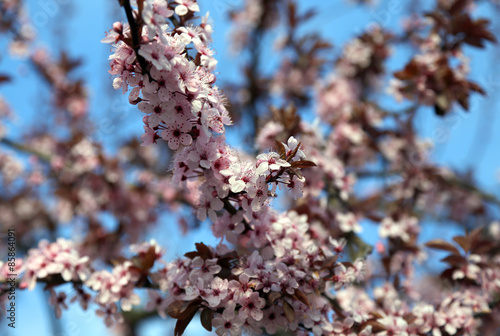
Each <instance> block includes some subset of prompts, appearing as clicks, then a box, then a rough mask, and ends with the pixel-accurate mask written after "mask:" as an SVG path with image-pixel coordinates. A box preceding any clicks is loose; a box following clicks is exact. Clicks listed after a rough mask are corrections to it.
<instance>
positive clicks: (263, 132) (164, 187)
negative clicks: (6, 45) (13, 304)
mask: <svg viewBox="0 0 500 336" xmlns="http://www.w3.org/2000/svg"><path fill="white" fill-rule="evenodd" d="M360 2H366V1H360ZM477 2H479V1H477ZM119 4H120V6H121V8H122V10H123V12H124V13H125V16H126V19H127V20H126V21H125V22H119V21H117V22H115V23H113V24H112V28H111V29H110V31H109V32H108V33H107V34H106V36H105V37H104V38H103V40H102V42H104V43H109V44H110V45H111V47H112V53H111V55H110V57H109V60H110V70H109V73H110V74H111V75H112V86H113V87H114V88H115V89H117V90H121V91H122V92H123V94H126V95H127V97H128V102H129V104H131V105H132V106H134V108H135V109H136V111H137V114H136V115H137V118H142V121H143V123H144V126H143V127H144V133H143V135H142V136H141V139H140V141H137V140H135V139H132V140H130V141H129V142H127V143H125V144H123V145H122V146H121V149H120V151H119V154H117V155H115V156H113V155H110V154H109V153H108V152H107V151H105V150H104V144H101V143H99V142H97V141H95V140H94V139H92V137H91V132H89V131H88V125H91V123H92V118H91V116H90V113H89V104H88V91H87V89H86V86H85V83H84V82H83V81H81V80H75V79H74V77H73V76H72V72H73V70H74V69H75V68H76V67H78V65H79V63H78V61H76V60H74V59H71V58H70V57H69V56H68V55H67V54H65V53H62V54H61V56H60V57H59V59H57V58H53V57H52V56H50V53H48V52H46V51H43V50H34V51H31V49H30V48H29V45H30V43H31V41H32V40H33V36H32V34H30V30H29V18H27V17H26V16H25V15H24V13H25V12H24V11H23V7H22V6H23V3H22V1H18V0H8V1H4V2H2V3H1V4H0V7H1V16H0V20H1V27H2V30H3V31H4V32H5V33H6V34H7V35H8V36H9V37H10V39H11V42H10V43H11V45H10V48H11V51H12V52H27V53H28V54H29V55H28V56H29V62H30V63H31V65H32V66H33V67H34V69H35V70H36V71H37V73H38V74H39V75H40V77H41V78H42V79H43V80H44V81H45V82H46V84H47V85H48V86H49V87H50V89H51V101H50V103H51V118H53V125H54V126H53V128H51V129H47V130H38V132H34V133H33V134H30V135H29V136H25V137H22V139H21V140H20V141H14V140H12V139H11V138H10V137H9V132H8V131H7V129H8V127H7V126H4V125H7V123H5V124H0V139H1V140H0V141H1V143H2V147H1V149H0V181H1V182H0V187H1V189H0V190H1V191H2V194H1V195H0V224H1V229H2V231H3V232H7V230H8V229H9V228H15V230H16V235H17V239H18V243H17V249H18V251H17V253H18V254H19V256H22V258H19V257H18V258H17V259H16V262H15V264H12V263H11V262H8V261H6V262H2V263H1V264H0V294H1V295H0V302H1V303H2V305H3V306H4V307H7V306H8V300H9V299H8V294H9V291H11V288H10V285H9V284H8V281H7V279H8V278H9V274H11V273H15V274H19V275H20V276H19V279H17V281H16V287H17V290H19V291H30V290H32V289H34V288H35V287H36V286H40V287H42V288H43V290H45V291H47V293H49V295H50V299H49V301H50V304H51V305H52V306H53V308H54V312H55V315H56V316H57V317H58V318H60V317H61V316H64V310H65V309H67V308H68V305H71V304H74V305H76V304H79V305H80V306H81V307H82V309H84V310H87V311H88V312H87V313H88V314H97V316H100V317H102V318H103V319H104V323H105V324H106V325H107V326H108V327H109V328H117V327H119V328H120V329H118V330H121V331H122V332H123V333H124V334H127V335H135V334H136V333H137V325H138V323H139V322H141V321H144V320H146V319H149V318H151V317H153V316H160V317H161V318H164V319H174V320H176V323H175V328H174V330H166V331H165V332H166V334H169V335H170V334H171V335H176V336H177V335H182V334H184V331H185V330H186V328H187V326H188V325H190V324H192V323H201V325H202V326H203V327H204V328H205V329H207V330H208V331H214V332H215V333H216V334H217V335H220V336H222V335H231V336H235V335H242V334H245V335H315V336H320V335H325V336H326V335H330V336H334V335H364V336H368V335H378V336H385V335H404V336H409V335H414V336H417V335H419V336H422V335H433V336H438V335H446V336H447V335H450V336H451V335H497V334H498V332H499V330H500V322H499V321H500V320H499V318H498V317H499V316H500V306H499V302H500V300H499V298H500V254H499V251H500V225H499V224H498V223H497V222H495V221H494V220H495V216H497V215H498V212H497V211H498V207H499V206H500V201H498V200H497V198H496V197H495V195H492V194H489V193H487V192H485V191H483V190H481V189H480V188H479V187H478V186H477V185H476V184H475V183H473V181H472V180H471V179H470V178H469V177H468V176H462V175H460V174H457V173H455V172H453V171H452V170H450V169H447V168H444V167H440V166H437V165H436V164H434V163H433V162H432V161H431V160H430V159H429V157H428V155H427V154H428V152H429V150H428V148H429V143H428V142H426V141H424V140H423V139H421V138H420V137H419V134H418V132H417V130H416V125H415V117H416V115H417V114H419V113H429V112H430V111H432V112H433V113H435V114H436V115H437V116H438V117H443V116H446V115H447V114H450V113H453V110H454V109H456V108H458V105H459V106H461V108H463V109H468V108H469V101H470V98H471V97H472V96H475V95H481V94H484V93H485V91H484V89H483V88H482V87H481V86H480V85H479V84H477V83H476V82H474V81H473V80H472V79H470V78H469V77H470V74H469V63H468V62H469V59H468V57H467V54H466V51H467V50H470V48H484V47H485V46H486V45H489V44H492V43H494V42H495V41H496V38H495V36H494V35H493V34H492V33H491V32H490V31H489V22H488V21H487V20H485V19H483V18H476V17H475V16H474V15H473V11H474V8H475V1H472V0H470V1H469V0H440V1H436V3H434V4H433V7H432V8H431V9H430V10H428V11H423V10H422V11H418V5H417V4H414V6H416V7H417V8H413V9H414V10H415V12H416V13H420V14H418V15H417V14H415V15H413V16H411V17H410V18H408V19H407V20H406V22H405V24H404V26H403V27H402V28H401V29H400V30H399V31H389V30H388V29H384V28H382V27H380V26H373V27H370V28H369V29H367V30H365V31H362V32H360V33H359V35H357V36H356V37H354V38H353V39H351V40H350V41H349V42H348V43H347V44H346V45H345V46H343V47H342V48H337V50H338V51H339V53H337V54H336V55H335V56H332V55H334V54H333V53H332V50H335V48H333V46H332V45H331V44H330V43H329V41H327V40H326V39H325V38H324V37H322V36H321V34H319V33H304V31H303V30H302V26H303V25H305V24H306V23H307V22H308V20H310V19H311V18H312V17H313V16H314V12H312V11H307V12H301V11H300V9H299V7H298V5H297V4H296V2H295V1H293V0H249V1H245V2H244V3H243V4H242V7H241V8H239V9H236V8H235V10H234V11H233V12H232V13H231V20H232V22H233V25H234V26H233V29H232V31H231V39H232V40H231V41H232V45H231V47H232V49H234V50H233V52H235V53H241V54H243V53H246V54H249V55H250V57H249V60H248V64H247V67H246V68H245V70H244V75H245V76H244V79H245V82H244V83H243V84H240V87H237V86H236V85H235V86H229V87H227V88H226V89H225V90H224V92H223V90H222V88H221V86H220V83H219V81H218V79H217V77H216V70H217V60H216V57H215V56H214V55H215V52H214V50H212V48H211V41H212V33H213V24H212V22H211V19H210V17H209V16H208V14H206V15H205V14H204V13H201V12H200V6H199V4H198V2H197V1H196V0H175V1H171V0H169V1H167V0H135V1H133V0H120V1H119ZM110 26H111V23H110ZM278 26H279V27H280V29H281V31H282V34H281V35H280V37H279V38H278V39H277V41H276V45H277V50H276V53H279V55H280V64H279V65H278V67H276V68H275V69H273V71H272V72H270V73H264V72H262V71H260V66H259V62H260V61H261V60H262V58H261V56H260V55H259V53H260V51H261V43H262V40H263V37H264V36H266V35H269V33H271V32H273V31H274V30H275V29H276V28H277V27H278ZM405 45H411V50H412V54H411V57H409V59H408V60H407V61H406V62H402V63H401V64H399V65H398V70H397V71H396V72H391V71H388V70H387V63H388V61H389V59H390V57H391V53H392V51H393V50H394V48H399V47H401V48H402V47H403V46H405ZM9 80H10V78H9V76H8V75H7V74H6V75H2V76H1V77H0V82H2V84H3V85H8V83H7V84H6V83H3V82H8V81H9ZM384 80H390V84H389V85H387V87H382V86H383V84H382V83H383V82H384ZM110 85H111V83H110ZM384 90H386V91H388V92H390V93H391V94H392V95H393V96H394V97H395V98H396V99H398V100H404V101H405V102H406V106H407V107H406V108H405V109H403V110H398V109H397V108H395V107H394V106H395V105H394V104H392V105H390V107H387V104H382V102H381V101H380V99H378V98H377V97H378V95H381V94H382V93H383V91H384ZM226 92H227V94H226ZM429 107H431V108H429ZM311 114H313V115H314V116H315V121H314V122H313V123H309V122H307V119H311V118H305V116H308V115H311ZM0 116H1V117H2V120H8V119H9V118H11V117H12V116H13V111H11V110H10V109H9V107H8V105H7V102H6V101H5V100H3V99H2V101H1V108H0ZM234 119H238V120H239V121H243V122H244V123H246V124H247V126H246V127H245V128H244V129H243V133H248V134H249V135H248V136H247V139H245V141H247V142H248V141H251V142H252V145H251V148H250V150H249V152H243V151H241V150H236V149H235V145H236V144H231V143H230V142H229V141H228V138H227V137H226V129H227V128H231V127H237V126H233V125H232V124H233V121H232V120H234ZM6 122H7V121H6ZM248 139H250V140H248ZM252 150H255V151H256V152H255V153H251V151H252ZM26 154H27V155H28V156H29V159H28V161H26V160H25V161H23V160H21V159H19V155H26ZM23 164H24V165H25V166H24V167H23ZM159 167H160V168H159ZM131 176H133V177H131ZM367 180H371V181H375V182H373V184H372V185H373V187H370V188H369V189H367V188H362V187H360V186H361V185H362V184H363V183H364V182H365V181H367ZM278 209H279V210H278ZM165 212H168V213H177V215H178V216H179V217H180V218H183V220H181V221H180V222H181V223H183V224H184V226H185V229H187V230H197V227H199V225H200V223H205V224H206V225H209V226H210V227H211V231H212V232H213V235H214V236H215V237H216V238H217V239H218V242H219V243H218V244H216V245H214V246H210V245H209V244H207V243H206V242H199V243H197V244H195V246H193V247H192V252H188V253H186V254H185V255H184V256H182V257H180V258H178V259H175V260H165V259H164V257H163V255H164V252H165V249H166V248H168V246H160V244H158V243H157V242H156V241H155V240H150V241H145V232H154V230H155V229H156V226H155V224H156V222H157V221H158V215H159V214H162V213H165ZM104 213H105V214H108V215H111V217H112V218H114V220H115V221H116V222H117V225H116V227H114V228H113V229H111V230H110V229H109V227H108V226H107V225H106V221H105V219H103V217H102V216H101V215H102V214H104ZM438 220H443V221H444V220H445V221H447V222H449V223H453V225H458V226H460V227H461V228H462V231H463V234H461V235H457V236H455V237H453V240H452V241H446V240H444V239H442V237H434V238H433V239H430V240H428V241H425V242H422V240H421V239H419V235H420V234H421V233H422V231H423V230H424V229H425V228H426V227H428V226H430V225H436V222H437V221H438ZM369 222H371V223H375V224H377V225H378V234H379V238H380V239H379V242H378V243H377V244H376V245H375V246H371V245H370V244H368V243H367V242H366V241H365V239H363V235H362V232H363V228H364V226H365V225H367V223H369ZM68 223H69V224H70V226H71V227H74V228H75V230H74V231H75V232H74V233H72V234H71V235H63V234H61V231H60V230H59V229H58V228H59V227H60V226H61V225H63V224H68ZM76 233H78V234H76ZM41 238H44V239H41ZM432 250H440V251H442V252H443V253H445V254H444V255H443V256H444V258H443V259H442V260H441V262H442V263H441V264H440V265H441V266H443V265H445V268H443V269H442V270H441V271H442V272H441V273H435V272H433V271H432V270H429V269H427V268H426V267H425V265H426V263H428V262H426V258H427V256H428V255H429V252H430V251H432ZM2 252H3V251H2ZM68 288H71V290H68ZM76 301H78V303H77V302H76ZM1 313H2V314H5V313H6V310H5V309H4V310H3V311H2V312H1ZM195 317H198V319H199V321H198V320H195V319H194V318H195Z"/></svg>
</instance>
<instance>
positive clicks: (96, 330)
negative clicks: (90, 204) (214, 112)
mask: <svg viewBox="0 0 500 336" xmlns="http://www.w3.org/2000/svg"><path fill="white" fill-rule="evenodd" d="M51 1H52V2H51ZM116 2H117V1H102V0H88V1H67V0H30V1H27V3H28V4H29V12H30V14H31V16H32V17H34V18H37V20H38V21H37V25H36V28H37V30H38V34H39V38H38V39H37V41H36V45H37V46H44V45H45V46H47V47H48V48H49V49H51V52H52V51H53V50H52V48H56V50H57V48H58V46H61V45H64V46H65V49H66V50H69V51H70V55H71V56H76V57H81V58H82V60H83V61H84V64H83V66H82V67H81V68H80V69H79V71H78V73H77V74H78V75H79V76H81V77H85V79H86V81H87V86H88V87H89V88H90V102H91V111H92V115H93V119H94V120H95V122H96V124H97V126H98V130H99V132H100V133H99V135H98V136H99V138H100V139H102V141H103V142H104V143H105V145H106V148H107V149H108V150H109V151H110V152H113V151H114V149H115V148H116V144H117V143H119V140H120V139H124V138H126V137H129V136H130V134H134V135H135V136H137V137H139V136H140V134H141V133H142V126H141V115H140V114H139V113H138V112H137V110H136V108H135V107H133V106H130V105H129V104H128V102H127V99H126V96H121V94H120V93H117V92H114V90H113V89H112V87H111V80H110V76H109V74H108V72H107V71H108V60H107V57H108V55H109V51H110V48H109V46H108V45H104V44H102V43H100V40H101V39H102V38H103V37H104V32H105V31H107V30H108V29H109V27H110V26H111V24H112V23H113V22H114V21H115V20H122V19H123V18H124V16H123V14H122V12H121V11H120V9H119V8H118V6H117V5H116V4H115V3H116ZM200 2H201V10H202V13H205V12H206V11H210V13H211V16H212V18H213V21H214V23H215V24H214V29H215V34H214V43H213V47H214V49H215V50H216V52H217V55H216V57H217V59H218V61H219V66H218V70H217V71H218V79H219V81H220V82H221V84H223V83H224V82H227V81H240V80H241V77H240V76H241V75H240V69H241V65H242V59H241V58H239V57H235V56H234V55H232V54H230V53H229V52H228V48H227V47H228V38H227V37H228V33H229V31H230V26H229V24H228V21H227V13H228V11H229V10H231V9H234V8H236V7H237V6H238V4H239V3H240V1H237V0H210V1H209V0H201V1H200ZM298 2H299V5H300V7H301V8H303V9H306V8H310V7H314V8H316V9H317V12H318V13H319V14H318V15H317V16H316V17H315V18H314V19H313V20H311V21H310V22H309V23H308V24H307V25H306V26H305V27H304V29H305V30H310V29H319V30H320V31H321V32H322V34H323V35H324V36H325V37H327V38H329V39H331V40H332V41H333V43H334V45H335V46H336V47H341V46H342V45H343V43H344V42H345V41H347V40H348V39H349V38H351V37H353V36H354V35H356V34H357V33H360V32H361V31H363V30H364V29H365V28H366V27H367V26H369V25H370V24H373V23H375V22H377V23H379V24H381V25H382V26H384V27H386V28H397V27H398V25H399V23H400V14H401V13H402V8H400V7H398V4H400V3H401V2H400V1H395V0H388V1H379V4H378V5H377V6H376V7H371V8H370V9H369V10H366V8H360V7H357V6H354V5H352V4H350V3H349V2H348V1H344V0H332V1H319V0H307V1H306V0H299V1H298ZM48 3H49V5H47V4H48ZM67 3H70V5H64V4H67ZM425 3H426V4H427V3H429V1H425ZM51 4H52V5H51ZM65 6H69V7H65ZM65 8H70V12H71V13H72V14H71V15H69V16H68V15H67V14H66V13H67V12H66V10H65ZM491 12H492V11H491V8H490V7H489V6H488V5H487V4H484V5H481V6H479V8H478V11H477V13H476V14H477V15H486V16H490V15H491ZM44 17H45V18H47V20H45V21H44V20H43V18H44ZM54 26H55V27H56V28H57V27H59V28H58V29H59V30H57V29H54ZM0 47H2V48H4V47H5V43H3V42H0ZM263 50H264V51H263V52H264V57H263V59H265V60H266V62H265V63H263V64H262V66H263V70H268V71H269V70H272V69H274V68H275V67H276V65H277V64H278V60H277V58H276V57H275V56H274V53H273V48H272V40H271V39H267V40H266V41H265V47H264V48H263ZM337 50H338V49H337ZM469 52H470V53H469ZM493 52H495V51H494V50H493V48H492V47H488V52H487V53H485V54H488V56H485V55H483V53H481V52H477V51H476V50H467V53H469V55H472V61H471V73H472V74H473V75H472V77H473V78H474V79H475V80H476V81H477V82H479V83H480V84H482V85H483V86H484V87H485V88H486V91H487V92H488V93H489V96H490V99H488V100H485V99H482V98H481V99H479V97H474V98H473V99H472V101H471V106H472V108H471V111H470V112H469V113H466V112H463V111H461V110H459V109H457V111H454V112H453V113H452V114H451V116H450V117H448V118H445V119H442V118H438V117H436V116H435V115H434V113H433V112H432V110H431V109H428V110H423V111H422V112H421V114H420V116H419V117H418V125H419V129H420V131H421V134H422V135H423V137H429V138H431V139H434V140H436V141H435V142H436V147H435V149H434V150H433V151H432V154H431V157H432V159H433V160H434V161H436V162H438V163H440V164H443V165H450V166H452V167H454V168H456V169H458V170H459V171H465V170H467V169H470V168H474V169H475V170H476V175H475V176H476V178H477V180H478V181H479V183H480V185H481V186H482V187H483V188H484V189H486V190H489V191H490V192H493V193H496V194H499V193H500V188H499V183H498V168H499V167H500V155H499V154H498V148H499V145H500V135H499V134H498V132H495V130H496V129H500V120H499V119H500V118H495V115H496V113H495V110H496V105H495V102H496V100H497V96H498V94H499V90H500V79H497V77H498V68H497V67H496V66H495V65H494V63H492V61H491V60H492V58H491V54H492V53H493ZM53 54H55V52H53ZM407 57H408V53H407V52H406V51H405V50H394V55H393V57H392V58H391V61H390V62H389V68H391V69H393V70H395V69H397V68H401V67H402V66H403V64H404V60H405V59H406V58H407ZM0 73H9V74H11V75H12V76H13V77H14V78H15V81H14V82H13V84H11V85H2V86H0V93H1V94H2V95H3V96H4V97H5V98H6V99H7V101H8V102H9V103H10V105H11V106H12V107H13V109H14V110H15V112H16V114H17V115H18V120H17V121H16V122H14V123H13V124H12V125H11V129H12V130H16V129H19V128H20V127H21V126H23V125H25V123H26V121H28V122H27V123H28V125H30V124H31V125H33V121H34V120H38V118H40V114H43V113H46V111H45V112H44V111H43V109H40V107H39V106H43V104H40V102H47V100H48V91H47V90H46V89H44V88H43V87H41V86H40V85H39V83H40V82H39V81H38V78H37V76H36V74H35V73H34V71H33V69H32V68H30V66H29V65H27V64H26V62H23V61H22V60H15V59H14V60H13V59H10V58H8V57H5V58H2V59H1V60H0ZM381 97H382V98H381V101H383V102H384V103H388V104H394V103H393V102H392V100H391V99H389V98H387V97H383V93H381ZM395 108H397V106H395ZM104 120H108V121H109V120H111V121H119V123H116V124H114V126H113V127H111V128H109V127H103V126H102V125H103V124H101V123H102V122H103V121H104ZM485 127H486V128H485ZM488 127H489V129H490V131H489V133H488V132H485V131H484V130H485V129H487V128H488ZM235 129H236V128H235ZM443 133H445V134H446V135H447V137H446V139H445V141H442V139H441V138H438V137H436V134H443ZM488 134H489V135H488ZM9 136H10V137H12V138H16V137H20V136H22V134H20V133H19V132H12V133H9ZM477 137H478V140H474V141H472V140H473V139H476V138H477ZM229 139H230V141H231V140H235V139H236V137H235V133H234V132H233V133H231V137H229ZM471 143H472V144H473V146H474V147H471V146H472V145H471ZM231 144H232V145H233V146H235V147H238V146H239V144H238V143H237V142H234V141H233V142H232V143H231ZM481 151H484V153H483V154H481ZM480 154H481V155H480ZM165 223H166V225H162V229H161V232H159V233H158V234H157V235H155V237H156V238H157V239H158V240H159V241H160V242H161V243H162V244H163V245H164V246H166V247H167V251H168V252H167V256H168V258H171V257H175V256H176V255H181V254H183V253H184V252H186V251H189V250H191V249H193V247H194V242H198V241H204V242H205V243H214V242H215V239H214V238H212V237H211V233H210V232H209V231H208V230H207V229H206V228H205V229H202V230H200V231H198V232H196V233H193V234H190V235H188V236H181V235H180V233H179V231H178V229H177V226H176V225H175V224H174V223H172V221H169V220H168V219H166V218H164V224H165ZM168 224H170V225H168ZM374 230H375V228H373V227H372V228H368V227H367V228H366V231H365V235H366V236H367V237H368V236H370V235H371V233H373V232H374ZM436 234H439V235H441V236H442V235H449V234H450V232H448V231H446V230H445V229H443V228H434V229H432V231H431V230H429V231H427V232H426V233H425V236H431V235H436ZM174 236H175V237H176V239H175V240H172V239H171V237H174ZM34 294H35V293H31V292H20V293H19V300H18V302H17V303H18V306H17V307H18V315H17V317H18V320H17V322H18V328H17V329H16V330H15V332H12V331H10V330H9V331H8V333H7V335H34V334H36V335H37V336H38V335H39V336H45V335H47V336H48V335H52V329H51V323H50V321H51V318H50V317H49V316H50V315H49V314H53V312H52V310H48V309H47V304H46V302H47V299H46V298H45V297H44V294H43V293H42V291H41V288H40V287H39V288H37V290H36V295H34ZM63 316H64V318H63V319H62V326H63V327H62V330H63V331H64V332H65V333H64V334H61V335H71V336H73V335H74V336H78V335H87V334H89V333H90V334H92V335H95V336H100V335H109V334H110V333H109V330H108V329H106V327H105V326H104V324H103V323H102V322H101V320H100V319H98V318H96V317H95V315H94V313H93V312H92V310H91V311H88V312H82V311H81V309H80V308H79V307H78V306H77V305H70V310H69V312H65V313H64V314H63ZM4 327H5V323H2V324H1V325H0V333H1V332H2V328H4ZM169 330H173V324H172V321H162V320H160V319H158V320H155V321H154V322H153V323H150V324H148V325H147V326H145V327H144V328H143V330H142V334H143V335H151V336H155V335H165V334H166V333H167V332H168V331H169ZM202 330H203V329H201V326H200V325H199V323H198V322H197V321H196V320H195V321H194V322H193V323H192V324H191V326H190V327H189V328H188V331H187V332H186V335H203V332H202Z"/></svg>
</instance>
